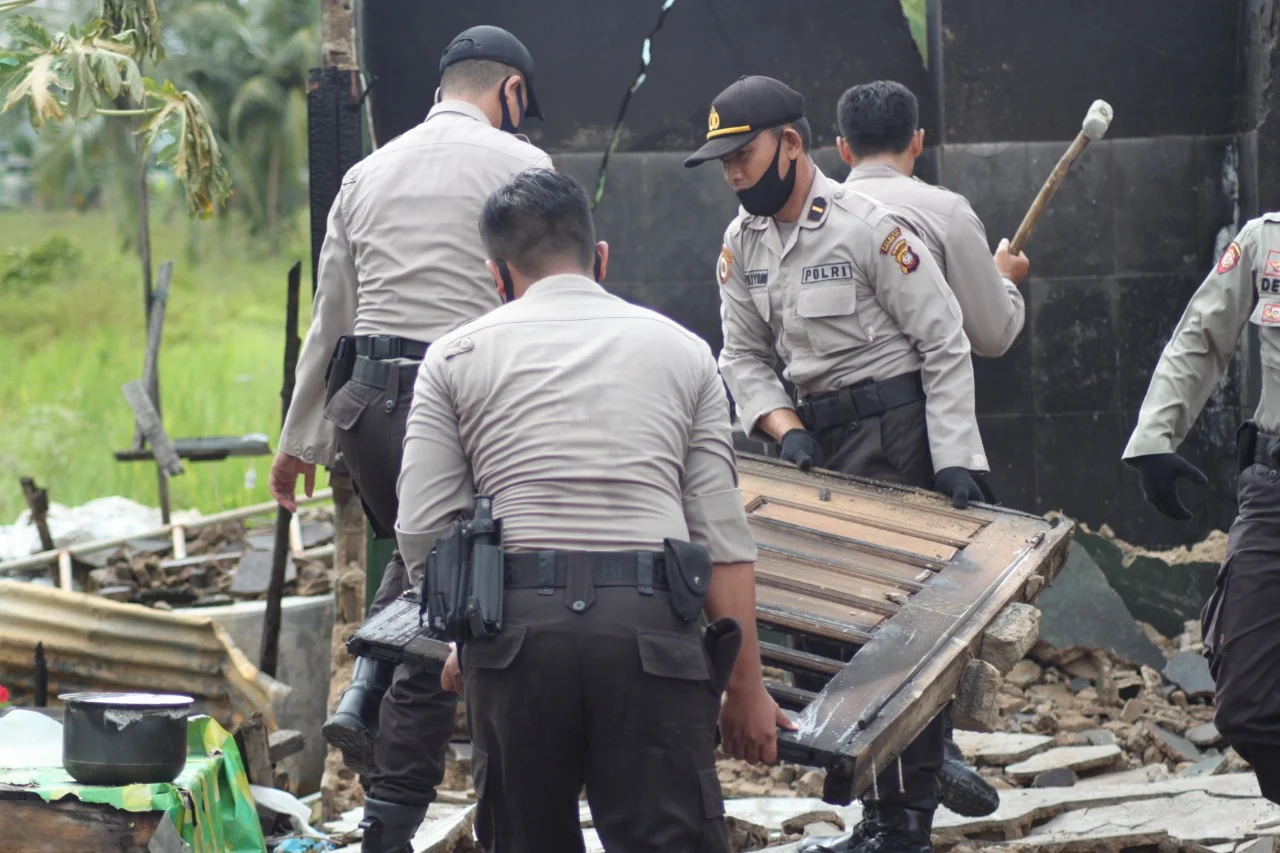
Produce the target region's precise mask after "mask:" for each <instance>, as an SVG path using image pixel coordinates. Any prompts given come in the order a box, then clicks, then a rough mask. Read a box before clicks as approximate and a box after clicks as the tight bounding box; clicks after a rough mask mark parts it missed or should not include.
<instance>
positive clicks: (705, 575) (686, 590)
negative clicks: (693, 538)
mask: <svg viewBox="0 0 1280 853" xmlns="http://www.w3.org/2000/svg"><path fill="white" fill-rule="evenodd" d="M662 548H663V551H664V552H665V553H664V556H665V559H666V564H667V585H668V586H670V587H671V609H672V610H674V611H675V613H676V615H677V616H679V617H680V618H681V619H683V620H684V621H686V622H692V621H693V620H694V619H697V618H698V614H700V613H701V612H702V605H703V603H704V602H705V601H706V600H707V590H708V589H710V588H711V553H710V552H709V551H707V549H706V548H704V547H702V546H701V545H695V544H693V543H692V542H681V541H680V540H679V539H664V540H662Z"/></svg>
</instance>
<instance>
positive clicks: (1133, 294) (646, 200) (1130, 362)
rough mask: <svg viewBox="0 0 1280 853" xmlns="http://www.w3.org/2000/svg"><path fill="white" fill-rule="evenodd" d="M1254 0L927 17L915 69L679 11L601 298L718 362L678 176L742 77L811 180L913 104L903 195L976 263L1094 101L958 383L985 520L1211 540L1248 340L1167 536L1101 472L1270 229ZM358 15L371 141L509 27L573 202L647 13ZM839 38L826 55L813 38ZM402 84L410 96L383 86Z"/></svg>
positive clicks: (767, 25)
mask: <svg viewBox="0 0 1280 853" xmlns="http://www.w3.org/2000/svg"><path fill="white" fill-rule="evenodd" d="M1275 3H1276V0H1128V2H1125V3H1115V2H1113V1H1112V0H1083V1H1082V2H1077V3H1063V2H1060V0H1016V2H1014V0H931V8H930V51H929V53H930V65H929V69H928V70H926V69H925V68H924V66H923V65H922V64H921V62H920V58H919V56H918V54H917V52H916V50H915V48H914V45H913V44H912V42H911V41H910V39H909V36H908V31H907V27H906V24H905V22H904V21H903V19H902V16H901V12H900V8H899V5H898V2H897V0H865V2H859V3H849V2H843V1H842V0H811V2H809V3H807V4H806V5H805V10H804V14H796V11H795V8H794V6H793V5H792V4H777V3H764V2H760V0H743V2H739V3H730V2H728V0H676V2H675V4H674V6H673V7H672V8H671V9H670V11H669V13H668V15H667V18H666V20H665V22H664V25H663V27H662V29H661V30H660V31H658V32H657V33H656V34H654V36H653V43H652V63H651V65H650V68H649V71H648V77H647V80H646V81H645V83H644V85H643V86H641V87H640V88H639V89H638V90H637V92H636V94H635V96H634V97H633V98H632V100H631V103H630V106H629V109H628V112H627V114H626V121H625V128H624V133H623V135H622V141H621V145H620V146H619V150H618V151H617V152H615V154H614V155H613V156H612V158H611V159H610V161H609V168H608V173H607V183H606V185H605V191H604V195H603V197H602V199H601V201H600V203H599V205H598V206H597V208H596V211H595V215H596V220H597V226H598V229H599V232H600V236H601V238H602V239H606V240H608V241H609V242H610V244H611V246H612V260H611V264H610V277H609V281H608V283H607V284H608V286H609V287H610V288H612V289H614V290H615V291H616V292H618V293H620V294H622V295H624V296H626V297H627V298H629V299H632V300H634V301H636V302H640V303H642V304H645V305H648V306H650V307H653V308H656V309H657V310H660V311H663V312H664V313H666V314H668V315H670V316H672V317H674V318H675V319H677V320H678V321H680V322H682V323H683V324H685V325H686V326H688V327H689V328H691V329H693V330H694V331H695V332H697V333H698V334H700V335H702V336H703V337H704V338H705V339H707V340H708V341H709V342H710V344H711V345H712V347H713V348H714V349H716V350H718V349H719V347H720V343H721V339H720V321H719V310H718V306H719V303H718V300H719V296H718V289H717V286H716V283H715V279H714V275H713V268H714V264H715V260H716V256H717V253H718V251H719V247H720V239H721V236H722V234H723V231H724V227H725V225H726V224H727V222H728V221H729V219H730V217H731V216H732V215H733V212H734V210H735V208H736V204H735V200H734V198H733V196H732V194H731V193H730V191H729V189H728V188H727V187H726V186H725V185H724V183H723V180H722V178H721V176H720V173H719V170H718V169H717V168H716V167H715V166H714V165H707V166H703V167H701V168H698V169H693V170H687V169H684V168H683V167H682V165H681V160H682V159H683V157H684V155H685V153H687V151H688V150H690V149H692V148H694V147H695V146H696V145H697V144H698V142H699V140H700V138H701V136H702V133H703V130H704V122H705V116H706V110H707V104H708V101H709V99H710V98H711V96H712V95H714V93H715V92H717V91H719V90H720V89H721V88H723V86H724V85H726V84H727V83H728V82H730V81H732V80H733V79H734V78H736V77H737V76H738V75H740V74H743V73H765V74H772V75H774V76H778V77H780V78H782V79H784V80H787V81H788V82H789V83H791V84H792V85H794V86H796V87H797V88H798V89H799V90H800V91H802V92H803V93H804V94H805V95H806V99H807V104H808V107H809V111H810V116H811V118H812V120H813V122H814V127H815V130H816V131H817V134H818V144H819V147H820V149H821V150H819V151H818V152H817V159H818V161H819V163H820V165H821V166H822V167H823V168H824V170H826V171H827V172H828V174H830V175H832V176H834V177H837V178H840V177H843V175H844V173H845V168H844V167H843V165H842V164H840V163H839V160H838V158H836V157H835V155H834V151H833V150H831V149H830V148H829V147H828V146H829V145H830V144H831V139H832V125H833V122H834V109H835V103H836V100H837V98H838V96H839V94H840V92H841V91H843V89H844V88H846V87H847V86H849V85H852V84H854V83H857V82H861V81H865V80H869V79H876V78H894V79H898V80H901V81H902V82H904V83H907V84H908V85H909V86H911V87H912V88H913V90H915V91H916V92H917V94H918V95H919V96H920V98H921V101H922V123H923V124H924V126H925V128H926V130H927V131H928V134H927V137H926V138H927V139H928V140H929V141H930V142H931V143H933V144H940V145H939V147H936V148H931V149H930V150H928V151H927V154H926V157H925V158H924V159H923V160H922V161H921V162H920V164H919V165H918V174H919V175H920V176H921V177H922V178H924V179H926V180H930V181H933V182H940V183H942V184H943V185H945V186H948V187H950V188H952V189H954V190H957V191H959V192H962V193H964V194H965V195H967V196H968V197H969V198H970V200H971V201H972V203H973V205H974V207H975V209H976V210H977V211H978V213H979V214H980V215H981V216H982V217H983V219H984V221H985V223H986V226H987V232H988V236H989V237H990V239H991V242H992V245H993V247H994V245H995V243H996V242H997V241H998V240H999V238H1000V237H1002V236H1012V234H1013V232H1014V230H1015V229H1016V228H1017V225H1018V223H1019V222H1020V220H1021V218H1022V215H1023V213H1024V212H1025V211H1026V209H1027V207H1028V205H1029V204H1030V203H1031V201H1032V199H1033V198H1034V196H1035V194H1036V191H1037V190H1038V189H1039V187H1040V186H1041V185H1042V183H1043V181H1044V179H1045V177H1046V176H1047V175H1048V174H1049V172H1050V171H1051V169H1052V168H1053V166H1054V164H1055V163H1056V162H1057V159H1058V157H1059V156H1060V155H1061V153H1062V152H1063V151H1064V150H1065V149H1066V147H1067V145H1068V144H1069V143H1070V141H1071V139H1072V137H1074V135H1075V134H1076V132H1077V131H1078V130H1079V127H1080V122H1081V119H1082V118H1083V116H1084V113H1085V111H1086V110H1087V108H1088V106H1089V104H1090V103H1092V102H1093V100H1095V99H1097V98H1103V99H1106V100H1108V101H1109V102H1110V103H1111V104H1112V106H1113V107H1114V108H1115V120H1114V122H1113V124H1112V126H1111V128H1110V130H1109V132H1108V136H1107V139H1105V140H1103V141H1101V142H1097V143H1094V144H1093V145H1091V146H1090V147H1089V149H1088V150H1087V151H1086V152H1085V154H1084V155H1083V157H1082V158H1081V159H1080V160H1079V161H1078V162H1077V163H1076V165H1075V167H1074V168H1073V170H1072V172H1071V174H1070V175H1069V177H1068V179H1067V182H1066V184H1065V185H1064V186H1063V188H1062V189H1061V190H1060V191H1059V192H1058V194H1057V196H1056V197H1055V198H1054V199H1053V201H1052V203H1051V205H1050V207H1049V210H1048V213H1047V214H1046V215H1045V217H1044V218H1043V219H1041V221H1040V223H1039V225H1038V227H1037V229H1036V231H1035V233H1034V235H1033V237H1032V239H1031V241H1030V243H1029V244H1028V246H1027V248H1026V251H1027V254H1028V256H1029V257H1030V258H1031V261H1032V273H1033V274H1032V278H1031V280H1030V281H1029V282H1028V283H1027V284H1026V285H1025V287H1024V293H1025V294H1026V297H1027V306H1028V312H1027V323H1026V329H1025V331H1024V333H1023V334H1022V336H1021V337H1020V338H1019V340H1018V341H1017V343H1016V344H1015V345H1014V347H1013V349H1012V351H1011V352H1010V353H1009V354H1008V355H1006V356H1005V357H1003V358H1001V359H996V360H988V359H977V360H976V362H975V370H976V373H977V394H978V408H979V413H980V419H981V425H982V429H983V435H984V437H985V440H986V443H987V449H988V455H989V456H990V458H991V460H992V464H993V467H994V471H993V474H992V480H993V484H994V486H995V488H996V490H997V493H998V494H999V495H1000V496H1001V498H1002V499H1003V500H1004V502H1005V503H1006V504H1009V505H1011V506H1016V507H1019V508H1022V509H1026V510H1030V511H1036V512H1045V511H1049V510H1062V511H1064V512H1066V513H1068V514H1069V515H1071V516H1073V517H1075V518H1078V519H1080V520H1082V521H1085V522H1087V523H1089V524H1090V525H1094V526H1097V525H1101V524H1103V523H1106V524H1109V525H1110V526H1111V527H1112V529H1114V530H1115V531H1116V533H1117V534H1119V535H1121V536H1122V537H1124V538H1127V539H1130V540H1132V541H1134V542H1137V543H1140V544H1144V545H1168V544H1173V543H1176V542H1189V541H1194V540H1196V539H1199V538H1201V537H1203V535H1204V534H1205V533H1206V532H1207V531H1208V530H1209V529H1212V528H1225V527H1226V526H1227V525H1229V523H1230V521H1231V519H1232V518H1233V516H1234V513H1235V501H1234V480H1235V471H1234V459H1233V455H1234V450H1233V434H1234V431H1235V428H1236V426H1237V425H1238V423H1239V421H1240V419H1241V418H1242V417H1243V416H1246V415H1247V414H1248V413H1249V412H1250V411H1251V409H1252V403H1253V402H1254V401H1255V400H1256V394H1257V370H1258V368H1257V359H1256V342H1253V341H1252V339H1251V337H1250V336H1246V339H1245V341H1244V342H1243V344H1242V347H1241V351H1240V354H1239V355H1238V357H1237V359H1236V361H1235V362H1233V364H1232V366H1231V368H1230V369H1229V371H1228V375H1227V377H1226V378H1225V379H1224V381H1223V382H1222V383H1221V385H1220V386H1219V388H1218V389H1217V391H1216V392H1215V394H1214V395H1213V397H1212V399H1211V400H1210V402H1209V404H1208V406H1207V407H1206V409H1205V412H1204V414H1203V415H1202V416H1201V418H1200V419H1199V421H1198V423H1197V425H1196V428H1195V430H1194V431H1193V432H1192V435H1191V436H1190V437H1189V438H1188V440H1187V442H1186V444H1185V445H1184V447H1183V451H1184V452H1185V454H1186V455H1187V456H1188V457H1189V458H1190V459H1191V460H1192V461H1193V462H1195V463H1196V464H1197V465H1199V466H1201V467H1202V468H1203V469H1204V470H1205V471H1206V472H1207V473H1208V474H1209V475H1210V479H1211V483H1210V486H1209V488H1207V489H1201V490H1196V489H1191V488H1185V489H1184V497H1185V499H1186V501H1187V503H1188V505H1189V506H1190V507H1191V509H1192V510H1193V512H1194V513H1195V521H1194V522H1193V523H1192V524H1189V525H1176V524H1173V523H1171V522H1167V521H1165V520H1163V519H1162V518H1161V517H1159V516H1158V515H1157V514H1156V513H1154V511H1152V510H1150V509H1149V508H1148V506H1147V505H1146V503H1145V502H1144V501H1143V500H1142V497H1141V494H1140V493H1139V489H1138V485H1137V478H1136V476H1135V475H1134V474H1133V472H1132V471H1130V470H1129V469H1127V468H1126V467H1125V466H1124V465H1122V464H1121V462H1120V454H1121V452H1122V450H1123V448H1124V445H1125V443H1126V442H1127V440H1128V437H1129V434H1130V432H1131V431H1132V429H1133V426H1134V423H1135V422H1136V419H1137V411H1138V407H1139V405H1140V404H1141V401H1142V398H1143V395H1144V394H1145V392H1146V387H1147V383H1148V382H1149V379H1150V374H1151V370H1152V369H1153V368H1154V366H1155V363H1156V361H1157V359H1158V357H1159V354H1160V351H1161V349H1162V347H1163V346H1164V343H1165V341H1166V340H1167V339H1168V336H1169V334H1170V332H1171V331H1172V329H1173V328H1174V326H1175V324H1176V323H1177V320H1178V317H1179V316H1180V315H1181V313H1182V310H1183V309H1184V307H1185V305H1186V302H1187V300H1188V299H1189V298H1190V296H1191V294H1192V293H1193V292H1194V290H1195V288H1196V287H1197V285H1198V284H1199V282H1200V280H1201V279H1202V277H1203V276H1204V274H1205V273H1206V272H1207V271H1208V270H1209V268H1210V267H1211V265H1212V264H1213V262H1214V260H1215V259H1216V257H1217V256H1218V254H1219V253H1220V251H1221V249H1222V248H1223V246H1225V244H1226V242H1227V241H1229V240H1230V239H1231V237H1232V236H1233V235H1234V233H1235V231H1236V230H1237V229H1238V228H1239V226H1241V225H1243V223H1244V221H1245V220H1246V219H1247V218H1249V217H1251V216H1255V215H1257V213H1258V212H1259V211H1261V210H1274V209H1277V208H1280V127H1277V126H1276V123H1277V122H1280V111H1277V110H1273V109H1272V107H1273V106H1274V105H1275V100H1276V97H1277V94H1276V93H1280V79H1277V78H1278V77H1280V64H1277V65H1276V67H1275V70H1273V62H1272V57H1273V56H1274V54H1275V49H1276V39H1277V30H1278V28H1280V20H1277V18H1278V16H1277V14H1276V11H1275ZM553 5H554V7H555V10H554V11H555V14H549V13H548V10H547V9H546V8H545V6H543V5H537V6H536V7H535V6H531V5H529V4H525V3H519V2H516V0H477V2H473V3H471V4H445V3H440V2H424V0H365V11H364V33H363V35H364V45H365V60H366V63H367V65H368V68H369V69H370V71H371V73H372V74H373V76H374V96H373V105H374V118H375V125H376V127H377V134H378V138H379V140H380V141H386V140H387V139H389V138H390V137H391V136H393V135H395V134H396V133H399V132H402V131H403V130H404V129H406V128H407V127H410V126H412V125H413V124H414V123H416V122H418V121H420V120H421V118H422V116H423V115H425V113H426V111H427V110H428V109H429V108H430V104H431V97H432V93H433V91H434V88H435V86H436V84H437V74H436V70H435V69H436V64H437V62H438V57H439V53H440V50H441V49H442V48H443V46H444V45H445V43H447V41H448V40H449V39H450V38H451V37H452V36H453V35H454V34H455V33H456V32H458V31H460V30H462V29H464V28H466V27H467V26H471V25H472V24H474V23H477V22H481V21H485V22H491V23H497V24H501V25H503V26H506V27H508V28H509V29H511V30H512V31H513V32H515V33H516V34H517V35H519V36H520V37H521V38H522V39H524V40H525V41H526V43H527V44H528V45H529V47H530V49H531V51H532V52H533V53H534V56H535V60H536V62H537V63H538V78H537V86H538V94H539V98H540V99H541V100H542V102H543V105H544V107H545V108H546V111H547V114H548V116H549V119H548V121H547V122H546V123H545V125H544V126H543V127H541V128H539V129H538V131H539V132H536V133H534V134H533V135H534V136H535V141H537V142H538V143H539V144H541V145H542V146H543V147H544V148H546V149H547V150H548V151H550V152H551V153H552V155H553V157H554V159H555V161H556V164H557V168H559V169H560V170H561V171H565V172H567V173H569V174H572V175H573V176H574V177H576V178H577V179H578V180H579V181H581V182H582V183H583V184H584V185H586V186H587V187H588V188H590V189H592V190H594V188H595V187H596V185H597V179H598V177H599V169H600V165H601V159H602V154H603V150H604V148H605V147H606V145H607V141H608V139H609V135H610V132H611V129H612V126H613V123H614V121H615V119H616V118H617V114H618V108H619V105H620V103H621V101H622V97H623V95H624V94H625V92H626V91H627V89H628V88H629V87H630V86H631V85H632V83H633V81H634V80H635V76H636V73H637V71H638V69H639V57H640V45H641V43H642V42H643V40H644V38H645V37H646V35H648V34H649V33H650V31H651V30H652V29H653V27H654V24H655V22H656V20H657V17H658V11H659V9H660V7H661V3H660V2H656V0H655V2H652V3H643V4H640V3H633V2H626V3H624V2H621V0H614V2H608V3H597V2H590V0H556V3H554V4H553ZM833 33H838V34H839V37H838V38H832V36H831V34H833ZM406 81H407V82H406Z"/></svg>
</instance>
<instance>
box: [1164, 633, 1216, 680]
mask: <svg viewBox="0 0 1280 853" xmlns="http://www.w3.org/2000/svg"><path fill="white" fill-rule="evenodd" d="M1197 624H1198V623H1197ZM1182 636H1183V637H1184V638H1185V637H1187V636H1188V635H1187V634H1183V635H1182ZM1164 677H1165V678H1167V679H1169V680H1170V681H1172V682H1173V683H1174V684H1176V685H1178V687H1180V688H1182V692H1183V693H1185V694H1186V695H1187V698H1189V699H1202V698H1211V697H1212V696H1213V689H1214V684H1213V676H1212V675H1210V674H1209V661H1207V660H1205V658H1204V655H1202V654H1200V653H1199V652H1192V651H1184V652H1178V653H1177V654H1176V655H1174V656H1173V660H1171V661H1169V663H1168V665H1167V666H1165V668H1164Z"/></svg>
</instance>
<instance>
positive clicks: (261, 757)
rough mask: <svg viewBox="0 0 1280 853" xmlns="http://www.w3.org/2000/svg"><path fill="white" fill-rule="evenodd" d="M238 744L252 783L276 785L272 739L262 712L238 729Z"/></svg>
mask: <svg viewBox="0 0 1280 853" xmlns="http://www.w3.org/2000/svg"><path fill="white" fill-rule="evenodd" d="M235 738H236V746H237V747H239V749H240V757H241V758H242V759H244V769H245V773H246V775H248V777H249V783H250V784H251V785H261V786H262V787H264V788H274V787H275V774H274V773H273V772H272V770H271V741H270V739H269V738H268V736H267V723H266V721H265V720H264V719H263V717H262V714H261V713H260V712H255V713H254V714H252V715H251V716H250V717H249V718H248V719H246V720H245V721H244V722H243V723H241V724H240V728H238V729H236V734H235Z"/></svg>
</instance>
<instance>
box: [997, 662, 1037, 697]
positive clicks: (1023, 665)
mask: <svg viewBox="0 0 1280 853" xmlns="http://www.w3.org/2000/svg"><path fill="white" fill-rule="evenodd" d="M1043 674H1044V672H1043V670H1041V669H1040V665H1039V664H1037V663H1036V662H1035V661H1033V660H1027V659H1025V658H1024V659H1023V660H1020V661H1018V662H1017V663H1016V664H1014V665H1013V669H1012V670H1010V671H1009V674H1008V675H1006V676H1005V680H1006V681H1008V682H1009V683H1010V684H1012V685H1013V686H1014V687H1019V688H1021V689H1023V690H1026V689H1027V688H1028V687H1030V686H1031V685H1033V684H1037V683H1038V682H1039V681H1040V677H1041V676H1042V675H1043Z"/></svg>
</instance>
